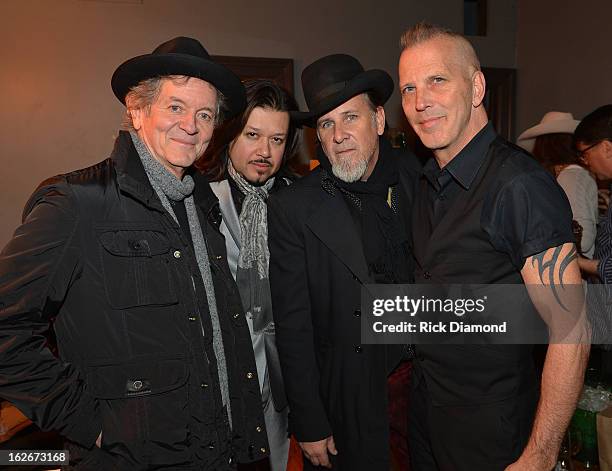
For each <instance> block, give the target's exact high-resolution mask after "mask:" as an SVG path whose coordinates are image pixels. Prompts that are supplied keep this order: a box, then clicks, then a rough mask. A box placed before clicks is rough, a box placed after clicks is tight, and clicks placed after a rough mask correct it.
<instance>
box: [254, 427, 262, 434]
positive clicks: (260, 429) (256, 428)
mask: <svg viewBox="0 0 612 471" xmlns="http://www.w3.org/2000/svg"><path fill="white" fill-rule="evenodd" d="M255 430H257V433H261V431H262V430H263V429H262V428H261V427H260V426H257V427H255Z"/></svg>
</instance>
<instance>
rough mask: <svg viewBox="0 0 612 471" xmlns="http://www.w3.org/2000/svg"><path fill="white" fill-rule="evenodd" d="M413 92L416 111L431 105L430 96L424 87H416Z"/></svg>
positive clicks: (423, 109)
mask: <svg viewBox="0 0 612 471" xmlns="http://www.w3.org/2000/svg"><path fill="white" fill-rule="evenodd" d="M414 94H415V96H414V100H415V101H414V106H415V108H416V110H417V111H425V110H426V109H427V108H429V107H430V106H431V102H430V96H429V93H428V92H427V90H426V89H417V90H415V92H414Z"/></svg>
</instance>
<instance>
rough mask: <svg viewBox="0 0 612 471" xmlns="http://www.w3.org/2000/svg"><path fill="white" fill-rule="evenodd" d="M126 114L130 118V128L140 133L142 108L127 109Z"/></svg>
mask: <svg viewBox="0 0 612 471" xmlns="http://www.w3.org/2000/svg"><path fill="white" fill-rule="evenodd" d="M128 113H129V114H130V116H131V117H132V126H133V127H134V129H135V130H136V131H140V128H141V127H142V117H143V113H144V110H143V109H142V108H131V109H128Z"/></svg>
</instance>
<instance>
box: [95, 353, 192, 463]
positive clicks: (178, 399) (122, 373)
mask: <svg viewBox="0 0 612 471" xmlns="http://www.w3.org/2000/svg"><path fill="white" fill-rule="evenodd" d="M188 378H189V369H188V364H187V360H186V359H185V358H180V357H175V358H166V359H159V358H152V359H150V360H147V361H144V360H143V361H138V362H134V363H123V364H115V365H102V366H94V367H90V368H89V369H88V374H87V381H88V386H89V387H90V388H91V391H92V394H93V395H94V396H95V397H96V398H97V399H98V402H99V404H100V415H101V417H102V446H103V448H104V449H105V450H106V451H109V452H110V453H114V454H119V455H123V454H126V457H129V456H132V457H137V458H136V460H137V461H141V460H153V461H158V460H162V461H166V460H167V461H169V462H171V461H173V460H174V459H175V458H176V459H178V462H180V461H181V460H186V459H188V455H189V452H188V435H189V422H190V417H191V414H190V412H189V408H188V404H189V397H188V396H189V393H188ZM145 457H146V458H145Z"/></svg>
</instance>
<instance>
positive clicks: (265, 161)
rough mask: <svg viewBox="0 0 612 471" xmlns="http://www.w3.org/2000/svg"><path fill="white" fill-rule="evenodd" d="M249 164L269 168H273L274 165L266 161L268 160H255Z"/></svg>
mask: <svg viewBox="0 0 612 471" xmlns="http://www.w3.org/2000/svg"><path fill="white" fill-rule="evenodd" d="M249 163H252V164H265V165H267V166H268V167H271V166H272V164H271V163H270V162H269V161H268V160H266V159H255V160H251V161H250V162H249Z"/></svg>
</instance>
